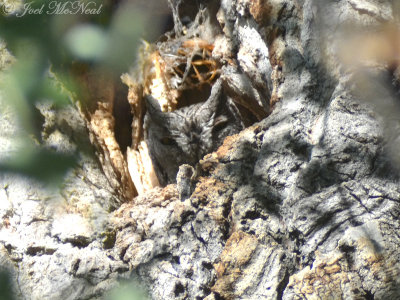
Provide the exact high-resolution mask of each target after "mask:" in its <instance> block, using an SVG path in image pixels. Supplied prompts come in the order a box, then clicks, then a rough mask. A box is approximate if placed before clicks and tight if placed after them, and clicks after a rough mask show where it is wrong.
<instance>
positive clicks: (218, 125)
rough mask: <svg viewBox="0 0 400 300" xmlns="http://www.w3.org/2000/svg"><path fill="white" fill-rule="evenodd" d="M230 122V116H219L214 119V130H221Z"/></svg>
mask: <svg viewBox="0 0 400 300" xmlns="http://www.w3.org/2000/svg"><path fill="white" fill-rule="evenodd" d="M227 124H228V118H227V117H225V116H218V117H217V118H216V119H215V121H214V128H213V130H214V131H221V130H222V129H224V128H225V127H226V125H227Z"/></svg>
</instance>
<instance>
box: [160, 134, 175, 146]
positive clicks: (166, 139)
mask: <svg viewBox="0 0 400 300" xmlns="http://www.w3.org/2000/svg"><path fill="white" fill-rule="evenodd" d="M160 142H161V144H163V145H165V146H172V145H175V144H176V142H175V140H174V139H173V138H171V137H169V136H164V137H163V138H161V139H160Z"/></svg>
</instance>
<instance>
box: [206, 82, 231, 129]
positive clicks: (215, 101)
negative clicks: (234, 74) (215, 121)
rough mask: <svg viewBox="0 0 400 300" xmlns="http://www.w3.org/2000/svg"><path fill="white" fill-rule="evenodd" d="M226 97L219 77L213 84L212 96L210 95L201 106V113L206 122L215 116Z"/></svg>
mask: <svg viewBox="0 0 400 300" xmlns="http://www.w3.org/2000/svg"><path fill="white" fill-rule="evenodd" d="M224 98H225V97H224V94H223V90H222V82H221V80H220V79H219V80H217V81H216V82H215V83H214V85H213V86H212V88H211V94H210V97H208V99H207V101H206V102H204V103H203V104H202V106H201V108H200V115H201V116H202V119H203V121H204V122H205V121H207V120H210V119H211V118H213V116H215V114H216V112H217V111H218V107H219V106H220V104H221V102H222V101H224V100H226V99H224Z"/></svg>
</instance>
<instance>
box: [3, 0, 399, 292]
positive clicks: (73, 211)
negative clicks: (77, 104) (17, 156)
mask: <svg viewBox="0 0 400 300" xmlns="http://www.w3.org/2000/svg"><path fill="white" fill-rule="evenodd" d="M171 2H174V1H171ZM180 2H181V1H175V2H174V3H173V5H175V7H177V6H178V5H179V3H180ZM185 2H187V1H184V2H183V3H181V4H180V9H184V8H185V7H187V9H188V10H190V9H193V6H191V5H190V4H186V3H185ZM204 2H205V4H204V5H206V6H207V5H210V4H207V1H204ZM210 3H211V2H210ZM185 5H186V6H185ZM217 20H218V22H217V23H213V22H210V23H206V24H205V26H211V27H213V26H220V27H219V28H217V29H218V30H219V31H220V32H221V34H222V35H223V40H224V42H225V43H227V44H225V45H224V46H226V47H227V48H229V49H230V51H231V55H232V58H233V59H234V60H235V61H236V67H237V69H236V71H237V70H239V71H240V72H241V74H244V75H245V76H246V77H247V78H248V79H249V80H250V82H251V87H252V88H253V90H255V91H257V92H258V93H259V96H260V97H264V99H265V97H266V96H267V95H268V93H269V92H268V91H269V90H271V93H270V99H266V100H267V101H268V100H269V105H270V111H271V113H270V114H269V116H268V117H266V118H264V119H263V120H261V121H260V122H257V123H255V124H254V125H252V126H250V127H248V128H246V129H245V130H243V131H242V132H241V133H240V134H238V135H235V136H233V137H228V138H227V139H226V140H225V142H224V144H223V145H222V146H221V147H220V148H219V149H218V151H216V152H215V153H212V154H209V155H207V156H206V157H205V158H204V159H203V160H202V161H201V162H200V166H201V168H202V170H203V176H201V177H198V178H196V179H195V182H194V183H195V188H194V191H193V193H192V194H191V195H190V196H189V197H188V198H187V199H185V200H183V201H181V200H180V199H179V196H180V195H179V193H178V190H179V189H180V188H181V187H179V186H178V187H177V186H176V185H169V186H167V187H165V188H154V189H153V190H151V191H149V192H147V193H145V194H143V195H140V196H138V197H136V198H134V199H133V200H131V201H129V202H127V203H124V204H122V205H121V206H120V207H119V208H118V209H117V210H115V211H114V212H111V213H110V212H108V210H109V209H110V207H112V205H111V204H110V203H116V202H117V203H118V202H121V201H119V200H118V199H115V198H116V197H118V194H117V193H116V192H115V191H114V190H113V188H112V185H110V183H109V182H108V181H107V177H106V176H105V175H104V174H103V173H102V171H101V168H100V166H99V164H97V163H96V158H95V156H93V155H90V153H89V152H84V151H81V156H80V164H79V167H77V168H76V169H75V170H74V171H73V172H71V174H69V176H68V177H67V179H66V180H65V183H64V186H63V187H62V189H60V190H59V191H54V190H48V189H46V188H45V187H43V186H41V185H39V184H37V183H35V182H31V181H29V180H28V179H25V178H23V177H21V176H18V175H10V174H5V173H2V174H0V182H1V184H0V188H1V189H0V203H1V207H0V216H1V218H2V223H1V225H0V241H1V243H0V262H1V265H2V266H3V268H5V269H6V270H8V271H9V272H11V274H12V277H11V278H12V282H13V286H14V292H15V293H16V295H17V296H18V297H20V298H22V299H102V297H104V295H105V294H106V293H107V292H108V291H109V290H111V289H112V288H113V287H116V286H118V285H119V284H121V280H122V279H126V280H128V283H127V284H128V285H130V284H132V285H133V284H134V285H135V286H139V287H140V288H142V289H144V290H145V292H146V293H147V294H148V296H149V298H150V299H160V300H161V299H162V300H166V299H208V300H211V299H397V298H400V288H399V287H400V282H399V281H400V264H399V261H400V252H399V249H400V236H399V233H398V232H397V230H398V229H399V226H400V224H399V219H400V204H399V202H400V188H399V176H398V174H399V162H400V157H399V155H398V151H396V150H397V149H398V148H399V139H398V136H399V128H400V127H399V124H400V123H399V121H400V109H399V91H400V90H399V89H398V85H399V84H400V82H399V76H400V75H399V74H400V73H399V70H400V69H399V68H398V59H397V56H398V54H399V51H400V50H399V47H398V45H399V42H400V31H399V29H398V26H399V23H398V21H399V7H398V4H397V3H396V2H395V1H385V0H379V1H378V0H348V1H328V0H324V1H321V0H302V1H301V0H298V1H289V0H274V1H272V0H233V1H228V0H222V1H221V3H220V7H219V8H218V13H217ZM175 21H176V20H175ZM180 25H182V24H180ZM217 29H216V28H209V32H215V31H216V30H217ZM271 70H272V73H271V72H270V71H271ZM239 71H238V72H239ZM269 85H270V86H269ZM268 97H269V95H268ZM1 111H2V113H1V115H0V128H1V131H2V140H4V144H3V145H8V142H9V141H10V140H11V139H12V138H13V136H14V134H15V132H16V131H17V125H16V124H15V123H13V115H12V112H11V111H9V110H8V108H7V107H6V106H4V105H2V106H1ZM41 112H42V114H43V115H44V116H45V118H46V120H47V123H45V125H46V127H45V129H44V131H45V132H46V137H47V138H46V139H45V142H46V143H48V144H49V145H54V147H56V148H58V149H60V150H62V149H65V148H68V149H70V148H74V147H78V148H79V147H80V145H81V144H86V145H89V143H90V142H89V139H88V137H87V136H88V134H87V132H86V131H85V124H84V121H83V119H81V117H80V115H79V113H78V112H77V110H76V109H75V108H74V107H69V108H67V109H64V110H63V111H58V112H56V111H55V110H53V109H52V108H51V107H45V106H44V107H41ZM77 140H78V141H79V143H78V142H77ZM10 147H12V146H11V145H8V146H5V147H1V152H0V157H1V158H2V159H4V158H6V157H7V156H8V155H9V153H10V151H12V149H10ZM54 200H57V201H54ZM133 282H134V283H133Z"/></svg>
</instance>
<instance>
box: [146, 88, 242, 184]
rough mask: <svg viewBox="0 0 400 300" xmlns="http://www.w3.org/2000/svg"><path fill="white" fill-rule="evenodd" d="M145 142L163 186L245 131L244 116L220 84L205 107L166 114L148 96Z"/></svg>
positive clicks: (213, 90) (197, 106)
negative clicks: (182, 166) (228, 139)
mask: <svg viewBox="0 0 400 300" xmlns="http://www.w3.org/2000/svg"><path fill="white" fill-rule="evenodd" d="M145 101H146V108H147V113H146V116H145V121H144V124H145V140H146V142H147V144H148V147H149V149H150V156H151V158H152V160H153V163H154V165H155V168H156V171H157V173H158V177H159V180H160V182H161V183H162V184H167V183H171V182H175V179H176V174H177V172H178V169H179V166H180V165H182V164H190V165H193V166H194V165H195V164H196V163H197V162H198V161H199V160H200V159H201V158H202V157H203V156H204V155H206V154H207V153H210V152H212V151H215V150H216V149H217V148H218V147H219V146H220V145H221V144H222V142H223V140H224V138H225V137H226V136H228V135H232V134H235V133H237V132H239V131H240V130H241V129H243V124H242V122H241V119H240V115H239V113H238V112H237V109H236V107H235V106H234V104H233V102H232V100H230V99H228V98H227V97H226V96H225V95H224V93H223V91H222V85H221V82H220V81H217V82H216V83H215V84H214V86H213V88H212V90H211V95H210V97H209V98H208V99H207V101H205V102H204V103H199V104H194V105H191V106H188V107H184V108H181V109H178V110H176V111H173V112H162V111H161V109H160V106H159V104H158V101H157V100H155V99H154V98H152V97H151V96H146V98H145Z"/></svg>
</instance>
